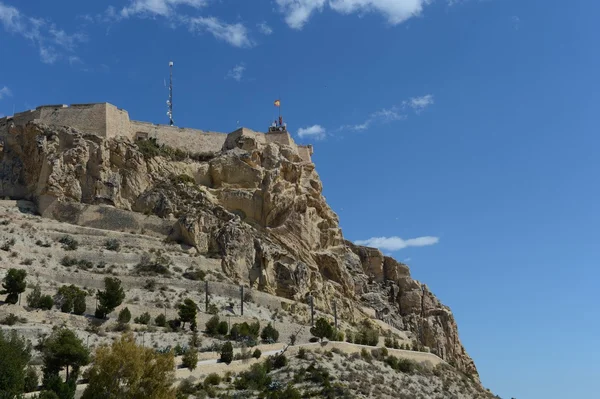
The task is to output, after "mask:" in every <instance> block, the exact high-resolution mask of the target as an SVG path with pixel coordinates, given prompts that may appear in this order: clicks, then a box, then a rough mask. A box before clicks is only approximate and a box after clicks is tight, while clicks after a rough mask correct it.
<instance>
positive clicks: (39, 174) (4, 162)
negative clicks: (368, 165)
mask: <svg viewBox="0 0 600 399" xmlns="http://www.w3.org/2000/svg"><path fill="white" fill-rule="evenodd" d="M163 155H164V154H163ZM0 172H1V176H0V196H10V197H13V198H23V199H29V200H33V201H34V202H35V203H36V204H37V206H38V210H39V212H40V213H41V214H42V215H43V216H48V217H54V218H58V219H61V218H63V219H64V220H68V221H73V220H75V219H77V218H75V219H73V217H72V215H67V214H66V211H65V209H67V208H68V209H70V210H69V212H71V213H72V212H75V211H74V209H75V208H73V206H71V207H70V208H69V207H68V205H69V204H78V206H79V208H77V210H78V211H79V212H84V210H83V209H84V208H85V205H86V204H87V205H94V206H97V205H110V206H112V207H115V208H119V209H122V210H130V211H135V212H139V213H142V214H146V215H155V216H158V217H160V218H162V220H164V221H165V222H167V223H170V224H171V231H170V234H169V235H168V238H169V239H171V240H175V241H178V242H181V243H184V244H187V245H189V246H191V247H194V248H195V249H196V251H197V253H198V254H203V255H206V256H211V257H219V258H220V259H221V268H222V271H223V273H224V274H225V275H226V276H228V277H229V278H231V279H233V280H236V281H240V282H245V283H247V284H249V285H252V286H254V287H257V288H259V289H262V290H265V291H268V292H270V293H273V294H276V295H280V296H285V297H288V298H293V299H296V300H300V301H303V300H305V299H306V297H307V296H308V295H309V294H312V295H313V296H314V298H315V303H316V305H317V306H318V307H320V308H323V309H331V304H332V300H333V299H334V298H336V300H338V305H339V307H338V310H339V312H340V314H341V315H345V316H347V317H354V314H355V312H354V311H353V309H354V307H355V306H356V305H358V304H360V305H361V306H365V305H366V306H370V307H372V308H374V309H375V310H376V312H377V314H378V315H380V317H381V318H384V319H385V320H386V321H387V322H389V323H390V324H393V325H395V326H397V327H398V328H401V329H404V330H408V331H412V332H413V333H414V337H415V339H416V340H419V341H420V342H421V343H422V344H424V345H426V346H428V347H430V348H431V349H432V350H433V351H434V352H435V353H437V354H438V355H440V356H442V357H443V358H444V359H447V360H448V361H449V362H452V363H454V364H456V366H457V367H458V368H460V369H461V370H463V371H464V372H466V373H468V374H471V375H473V376H474V377H477V370H476V368H475V365H474V364H473V361H472V360H471V359H470V357H469V356H468V355H467V354H466V352H465V350H464V348H463V346H462V344H461V343H460V340H459V338H458V331H457V326H456V323H455V320H454V317H453V315H452V312H451V311H450V309H449V308H447V307H446V306H444V305H443V304H441V303H440V302H439V300H438V299H437V298H436V297H435V296H434V295H433V294H432V293H431V292H430V291H429V289H428V288H427V286H425V285H423V284H421V283H419V282H418V281H416V280H413V279H412V278H411V276H410V271H409V269H408V267H407V266H406V265H404V264H402V263H400V262H397V261H396V260H394V259H392V258H390V257H387V256H384V255H383V254H382V253H381V252H380V251H379V250H377V249H374V248H366V247H360V246H356V245H353V244H352V243H350V242H345V241H344V239H343V236H342V233H341V230H340V228H339V221H338V217H337V215H336V214H335V213H334V212H333V211H332V210H331V208H330V207H329V206H328V204H327V202H326V201H325V199H324V197H323V196H322V184H321V181H320V178H319V176H318V174H317V173H316V171H315V166H314V164H312V163H310V162H305V161H303V160H302V159H301V158H300V157H299V156H298V154H297V153H296V152H294V150H293V149H292V148H290V147H288V146H286V145H281V144H275V143H267V144H265V143H261V142H260V141H259V140H256V139H253V138H252V137H245V136H243V135H242V136H239V137H237V138H236V137H233V136H232V137H230V138H228V139H227V142H226V143H225V145H224V147H223V150H222V151H221V152H220V153H214V154H210V156H206V157H204V158H203V160H192V159H183V160H174V159H169V158H168V157H166V156H161V153H158V155H157V154H156V153H149V152H148V151H146V152H144V151H142V150H141V147H140V146H138V145H136V144H135V143H132V142H130V141H129V140H128V139H125V138H111V139H102V138H100V137H97V136H93V135H84V134H82V133H80V132H78V131H77V130H74V129H72V128H68V127H55V126H46V125H41V124H37V123H29V124H27V125H26V126H15V127H12V128H11V129H10V131H9V134H8V136H7V137H6V139H5V142H4V146H3V151H2V153H1V154H0ZM67 216H69V218H67ZM80 219H81V218H80ZM77 220H79V219H77ZM157 231H158V229H157Z"/></svg>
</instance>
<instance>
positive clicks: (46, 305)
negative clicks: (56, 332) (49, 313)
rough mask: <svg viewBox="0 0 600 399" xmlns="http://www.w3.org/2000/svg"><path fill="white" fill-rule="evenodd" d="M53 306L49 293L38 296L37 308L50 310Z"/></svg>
mask: <svg viewBox="0 0 600 399" xmlns="http://www.w3.org/2000/svg"><path fill="white" fill-rule="evenodd" d="M52 306H54V299H52V297H51V296H50V295H42V296H41V298H40V302H39V304H38V308H40V309H42V310H50V309H52Z"/></svg>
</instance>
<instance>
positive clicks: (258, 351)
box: [252, 348, 262, 359]
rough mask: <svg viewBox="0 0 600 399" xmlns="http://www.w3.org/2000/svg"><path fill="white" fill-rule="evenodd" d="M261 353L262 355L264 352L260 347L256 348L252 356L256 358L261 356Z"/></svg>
mask: <svg viewBox="0 0 600 399" xmlns="http://www.w3.org/2000/svg"><path fill="white" fill-rule="evenodd" d="M260 355H262V352H261V351H260V349H258V348H256V349H255V350H254V352H252V357H253V358H255V359H258V358H259V357H260Z"/></svg>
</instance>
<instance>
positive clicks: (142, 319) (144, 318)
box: [133, 312, 150, 324]
mask: <svg viewBox="0 0 600 399" xmlns="http://www.w3.org/2000/svg"><path fill="white" fill-rule="evenodd" d="M133 322H134V323H137V324H148V323H150V313H148V312H144V313H142V314H141V315H139V316H138V317H136V318H135V319H133Z"/></svg>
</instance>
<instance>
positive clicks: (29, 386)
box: [23, 366, 39, 392]
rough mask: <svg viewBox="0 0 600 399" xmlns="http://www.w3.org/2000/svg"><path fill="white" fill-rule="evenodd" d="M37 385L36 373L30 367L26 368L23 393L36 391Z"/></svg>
mask: <svg viewBox="0 0 600 399" xmlns="http://www.w3.org/2000/svg"><path fill="white" fill-rule="evenodd" d="M38 384H39V377H38V373H37V371H35V368H34V367H32V366H29V367H27V370H26V371H25V381H24V385H23V386H24V388H25V392H33V391H36V390H37V387H38Z"/></svg>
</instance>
